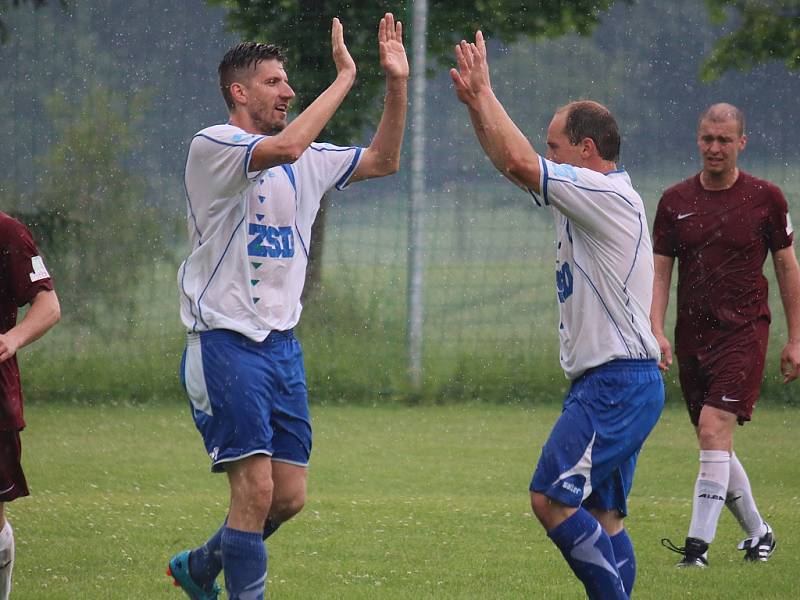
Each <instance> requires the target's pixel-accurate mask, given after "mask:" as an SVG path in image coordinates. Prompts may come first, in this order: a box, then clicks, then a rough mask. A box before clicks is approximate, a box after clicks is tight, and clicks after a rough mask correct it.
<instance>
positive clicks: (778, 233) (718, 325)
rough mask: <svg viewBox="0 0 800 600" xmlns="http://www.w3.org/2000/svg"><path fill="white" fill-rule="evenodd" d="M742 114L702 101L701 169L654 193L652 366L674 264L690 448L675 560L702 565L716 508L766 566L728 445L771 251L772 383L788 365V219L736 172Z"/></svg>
mask: <svg viewBox="0 0 800 600" xmlns="http://www.w3.org/2000/svg"><path fill="white" fill-rule="evenodd" d="M746 142H747V137H746V136H745V134H744V115H743V114H742V112H741V111H740V110H739V109H737V108H736V107H735V106H732V105H730V104H714V105H712V106H711V107H709V108H708V109H706V111H705V112H703V114H702V115H701V116H700V121H699V126H698V133H697V146H698V148H699V150H700V155H701V158H702V161H703V169H702V171H701V172H700V173H699V174H697V175H695V176H694V177H691V178H689V179H687V180H685V181H682V182H681V183H678V184H677V185H674V186H672V187H671V188H669V189H668V190H667V191H666V192H664V195H663V196H662V197H661V200H660V202H659V204H658V211H657V213H656V218H655V224H654V227H653V229H654V231H653V251H654V253H655V257H654V259H655V281H654V284H653V304H652V308H651V314H650V319H651V324H652V327H653V333H654V334H655V336H656V338H657V339H658V342H659V346H660V347H661V352H662V359H661V363H660V365H659V366H660V367H661V368H662V370H667V369H668V368H669V366H670V365H671V364H672V349H671V347H670V343H669V341H668V340H667V338H666V336H665V335H664V314H665V312H666V309H667V302H668V298H669V287H670V279H671V277H672V267H673V263H674V261H675V259H676V258H677V259H678V315H677V324H676V327H675V354H676V356H677V359H678V366H679V371H680V383H681V389H682V391H683V395H684V398H685V400H686V406H687V408H688V410H689V417H690V419H691V421H692V424H693V425H694V426H695V429H696V433H697V439H698V442H699V444H700V472H699V474H698V477H697V482H696V484H695V492H694V501H693V505H692V520H691V523H690V525H689V533H688V536H687V538H686V543H685V545H684V547H682V548H678V547H676V546H675V545H674V544H672V542H670V541H669V540H662V543H663V544H664V545H665V546H667V547H668V548H670V549H672V550H675V551H676V552H679V553H681V554H683V559H682V560H681V561H680V562H679V563H678V566H689V567H706V566H708V558H707V552H708V545H709V544H710V543H711V542H712V541H713V539H714V535H715V533H716V529H717V521H718V520H719V516H720V513H721V511H722V506H723V504H725V505H727V507H728V508H729V509H730V510H731V512H732V513H733V514H734V516H735V517H736V519H737V520H738V521H739V524H740V525H741V526H742V529H744V530H745V532H746V534H747V538H746V539H745V540H744V541H742V543H740V544H739V549H740V550H744V551H745V556H744V558H745V560H747V561H766V560H767V559H768V558H769V556H770V555H771V554H772V552H773V550H774V549H775V536H774V534H773V532H772V529H771V528H770V526H769V525H768V524H767V523H766V522H765V521H764V520H763V519H762V518H761V515H760V514H759V512H758V509H757V508H756V504H755V501H754V499H753V493H752V490H751V488H750V482H749V480H748V478H747V474H746V472H745V470H744V468H743V467H742V464H741V463H740V462H739V459H738V458H737V457H736V454H735V453H734V451H733V431H734V429H735V427H736V424H737V422H738V423H739V424H740V425H742V424H744V423H745V422H746V421H749V420H750V417H751V415H752V412H753V406H754V405H755V403H756V400H757V398H758V395H759V391H760V387H761V378H762V375H763V372H764V362H765V354H766V350H767V335H768V330H769V323H770V311H769V307H768V306H767V280H766V279H765V278H764V274H763V265H764V261H765V260H766V258H767V254H768V252H771V253H772V259H773V263H774V266H775V274H776V276H777V280H778V286H779V288H780V295H781V300H782V301H783V308H784V312H785V314H786V321H787V324H788V336H789V337H788V340H787V342H786V345H785V346H784V348H783V352H782V354H781V372H782V374H783V381H784V383H789V382H790V381H793V380H794V379H796V378H797V376H798V371H799V370H800V268H798V263H797V258H796V256H795V254H794V248H793V246H792V239H793V235H792V223H791V219H790V218H789V214H788V206H787V204H786V200H785V199H784V197H783V194H782V193H781V191H780V189H779V188H778V187H777V186H775V185H773V184H772V183H769V182H768V181H764V180H763V179H758V178H756V177H753V176H752V175H749V174H747V173H745V172H743V171H740V170H739V168H738V167H737V164H736V162H737V157H738V155H739V152H740V151H741V150H743V149H744V147H745V144H746Z"/></svg>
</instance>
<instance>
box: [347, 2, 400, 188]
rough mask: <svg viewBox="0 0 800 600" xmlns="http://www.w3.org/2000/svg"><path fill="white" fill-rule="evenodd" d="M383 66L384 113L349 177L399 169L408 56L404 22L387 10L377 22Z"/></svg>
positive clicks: (364, 177)
mask: <svg viewBox="0 0 800 600" xmlns="http://www.w3.org/2000/svg"><path fill="white" fill-rule="evenodd" d="M378 50H379V53H380V61H381V69H383V72H384V73H385V74H386V98H385V100H384V105H383V115H382V116H381V121H380V123H379V124H378V129H377V130H376V132H375V136H374V137H373V138H372V142H370V145H369V147H367V149H366V150H364V155H363V156H362V157H361V160H360V161H359V163H358V167H356V170H355V171H354V172H353V176H352V177H351V178H350V181H359V180H362V179H370V178H372V177H383V176H384V175H391V174H392V173H396V172H397V171H398V170H399V169H400V148H401V147H402V145H403V133H404V132H405V127H406V110H407V106H408V74H409V68H408V58H407V57H406V49H405V47H404V46H403V24H402V23H401V22H400V21H395V20H394V16H393V15H392V13H386V14H385V15H384V17H383V18H382V19H381V22H380V25H379V26H378Z"/></svg>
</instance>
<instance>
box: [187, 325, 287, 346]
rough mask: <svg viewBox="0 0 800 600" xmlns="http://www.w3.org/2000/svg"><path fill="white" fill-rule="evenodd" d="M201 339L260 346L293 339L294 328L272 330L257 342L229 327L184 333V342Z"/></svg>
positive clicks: (191, 343) (189, 344) (195, 341)
mask: <svg viewBox="0 0 800 600" xmlns="http://www.w3.org/2000/svg"><path fill="white" fill-rule="evenodd" d="M201 339H206V340H214V339H216V340H229V341H235V342H238V343H239V344H245V345H251V344H252V345H253V346H261V345H263V344H275V343H277V342H285V341H287V340H292V339H294V329H287V330H285V331H278V330H273V331H270V332H269V335H267V337H266V338H264V339H263V340H262V341H260V342H258V341H256V340H251V339H250V338H249V337H247V336H245V335H242V334H241V333H239V332H238V331H232V330H230V329H209V330H208V331H200V332H198V333H195V332H192V331H189V332H187V333H186V344H187V345H188V346H193V345H195V344H199V343H200V340H201Z"/></svg>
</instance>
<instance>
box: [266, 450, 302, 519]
mask: <svg viewBox="0 0 800 600" xmlns="http://www.w3.org/2000/svg"><path fill="white" fill-rule="evenodd" d="M272 482H273V484H274V489H273V492H272V510H271V512H277V513H281V515H284V516H291V515H294V514H296V513H298V512H300V510H301V509H302V508H303V506H304V505H305V503H306V495H307V489H308V468H307V467H301V466H298V465H293V464H290V463H286V462H281V461H276V460H273V461H272Z"/></svg>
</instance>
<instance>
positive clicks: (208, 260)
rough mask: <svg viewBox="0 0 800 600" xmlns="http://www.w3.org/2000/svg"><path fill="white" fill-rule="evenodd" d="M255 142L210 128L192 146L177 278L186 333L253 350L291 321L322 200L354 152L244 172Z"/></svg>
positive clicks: (332, 149) (352, 162) (317, 150)
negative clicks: (184, 243) (238, 341)
mask: <svg viewBox="0 0 800 600" xmlns="http://www.w3.org/2000/svg"><path fill="white" fill-rule="evenodd" d="M264 137H265V136H263V135H254V134H250V133H247V132H245V131H243V130H242V129H240V128H238V127H235V126H233V125H215V126H213V127H208V128H207V129H203V130H202V131H200V132H199V133H197V134H196V135H195V136H194V138H193V139H192V142H191V145H190V147H189V155H188V158H187V159H186V174H185V185H186V198H187V203H188V207H187V218H188V225H189V239H190V242H191V253H190V254H189V257H188V258H187V259H186V260H185V261H184V262H183V263H182V264H181V266H180V269H179V270H178V285H179V287H180V291H181V320H182V321H183V323H184V325H186V327H187V328H188V329H189V331H192V332H199V331H206V330H209V329H230V330H233V331H237V332H239V333H241V334H243V335H245V336H247V337H248V338H250V339H252V340H255V341H262V340H263V339H264V338H266V337H267V335H269V333H270V331H274V330H278V331H283V330H287V329H291V328H292V327H294V326H295V325H296V324H297V322H298V320H299V319H300V312H301V310H302V305H301V303H300V295H301V293H302V291H303V285H304V283H305V277H306V265H307V264H308V249H309V244H310V243H311V224H312V223H313V222H314V218H315V217H316V215H317V211H318V210H319V203H320V200H321V198H322V196H323V195H324V194H325V192H327V191H328V190H329V189H331V188H332V187H334V186H335V187H336V188H337V189H343V188H344V187H345V186H346V185H347V182H348V180H349V178H350V176H351V175H352V174H353V171H355V169H356V167H357V166H358V161H359V159H360V157H361V152H362V149H361V148H342V147H339V146H333V145H331V144H317V143H314V144H311V146H309V148H308V149H307V150H306V151H305V152H303V154H302V155H301V156H300V158H299V159H298V160H297V161H296V162H295V163H294V164H291V165H280V166H277V167H272V168H270V169H266V170H264V171H250V170H249V164H250V155H251V152H252V150H253V148H254V147H255V145H256V144H258V142H259V141H261V140H262V139H263V138H264Z"/></svg>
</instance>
